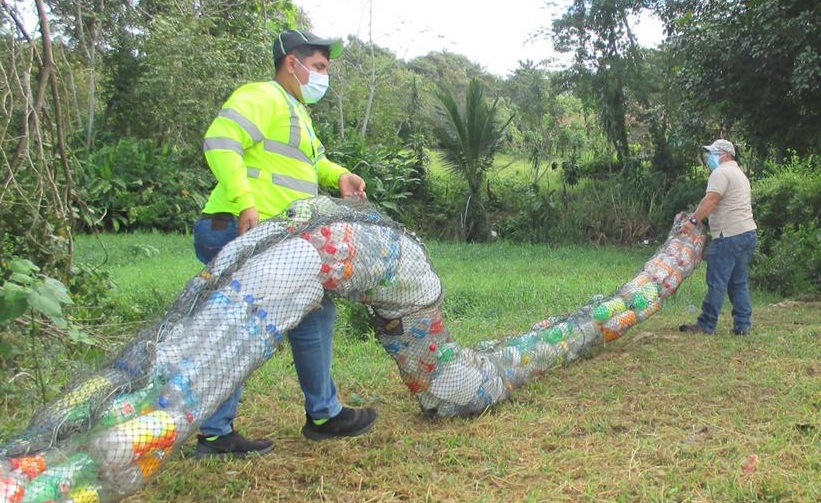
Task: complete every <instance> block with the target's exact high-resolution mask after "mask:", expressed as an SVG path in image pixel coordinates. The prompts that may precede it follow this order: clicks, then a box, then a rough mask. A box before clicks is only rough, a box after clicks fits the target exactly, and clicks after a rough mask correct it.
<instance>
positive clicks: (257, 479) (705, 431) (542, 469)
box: [78, 235, 821, 502]
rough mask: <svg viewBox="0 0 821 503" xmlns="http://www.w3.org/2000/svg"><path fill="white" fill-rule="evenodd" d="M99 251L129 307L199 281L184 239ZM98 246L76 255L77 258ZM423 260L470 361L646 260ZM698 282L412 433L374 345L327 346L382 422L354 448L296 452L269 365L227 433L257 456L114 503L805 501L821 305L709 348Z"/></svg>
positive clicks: (344, 388)
mask: <svg viewBox="0 0 821 503" xmlns="http://www.w3.org/2000/svg"><path fill="white" fill-rule="evenodd" d="M110 238H111V239H109V237H106V239H105V241H106V242H107V246H109V247H110V251H109V259H108V263H107V265H106V267H107V268H109V270H110V271H111V273H112V277H113V278H114V279H115V281H116V282H117V283H118V284H119V285H120V289H121V290H122V292H121V293H119V294H122V295H127V296H130V297H129V298H131V299H132V301H135V302H141V301H142V302H145V299H148V300H149V301H151V299H154V300H153V302H157V303H161V302H167V301H169V300H171V299H173V296H174V292H178V291H179V288H180V287H181V285H182V284H183V283H184V281H185V279H187V277H188V276H189V275H190V274H192V273H195V272H196V271H197V270H199V265H198V264H197V263H196V260H195V259H194V258H193V253H192V252H191V251H190V238H189V237H186V236H159V235H143V236H140V235H137V236H111V237H110ZM118 240H119V241H118ZM95 249H97V245H93V243H81V245H80V246H79V247H78V250H79V251H78V255H81V256H83V257H87V258H94V257H95V253H98V251H94V250H95ZM428 249H429V253H430V256H431V259H432V261H433V263H434V265H435V267H436V269H437V271H438V272H439V274H440V275H441V277H442V280H443V283H444V285H445V289H446V297H445V303H444V306H443V308H444V311H445V315H446V322H447V325H448V328H449V329H450V330H451V332H452V334H453V335H454V336H455V337H456V338H457V339H458V340H460V341H461V342H463V343H464V344H468V345H472V344H473V343H476V342H478V341H480V340H485V339H493V338H499V337H505V336H508V335H515V334H517V333H521V332H522V331H526V330H527V329H529V327H530V326H531V325H532V324H533V323H535V322H536V321H539V320H541V319H544V318H545V317H547V316H549V315H560V314H564V313H567V312H571V311H573V310H575V309H576V308H578V307H579V306H581V305H582V304H584V303H586V302H587V301H588V300H589V298H590V297H591V296H593V295H595V294H609V293H612V292H613V291H614V290H615V289H617V288H618V286H619V285H621V284H622V283H624V282H626V281H627V280H629V279H631V278H632V277H633V276H634V275H635V273H636V272H637V271H638V270H639V269H640V268H641V266H642V264H643V263H644V261H645V260H647V259H648V258H649V257H650V256H651V255H652V254H653V252H654V251H655V250H654V249H653V248H652V247H646V248H642V249H629V250H628V249H615V248H592V247H580V248H551V247H547V246H528V245H523V246H520V245H511V244H507V243H495V244H491V245H481V246H478V245H468V244H445V243H429V244H428ZM123 250H125V251H123ZM128 250H131V252H128ZM155 250H156V251H155ZM111 252H114V254H111ZM703 271H704V268H703V267H702V268H699V269H698V270H697V271H696V273H695V274H694V275H693V276H692V277H691V278H690V279H689V280H688V281H686V282H685V283H684V284H683V285H682V286H681V287H680V289H679V291H678V292H677V293H676V295H675V296H674V297H672V298H671V299H669V300H668V301H667V302H666V304H665V305H664V308H663V310H662V311H661V312H660V313H658V314H656V315H655V316H654V317H652V318H650V319H649V320H647V321H645V322H643V323H641V324H639V325H637V326H636V327H634V328H633V329H632V330H630V331H629V332H628V333H627V335H626V336H625V337H624V338H623V339H621V340H619V341H616V342H614V343H612V344H609V345H608V346H607V347H605V348H604V349H603V350H602V351H601V352H599V353H598V354H597V355H596V356H595V357H593V358H591V359H587V360H582V361H578V362H575V363H573V364H571V365H568V366H567V367H562V368H556V369H554V370H553V371H551V372H548V373H547V374H545V375H544V376H542V377H540V378H539V379H537V380H536V381H535V382H533V383H531V384H530V385H527V386H525V387H523V388H520V389H518V390H517V391H516V392H515V393H514V395H513V397H512V399H511V400H509V401H508V402H505V403H502V404H500V405H498V406H497V407H495V408H494V409H492V410H490V411H488V412H487V413H485V414H484V415H482V416H480V417H478V418H473V419H463V418H457V419H448V420H430V419H427V418H425V417H424V416H422V415H421V413H420V412H419V409H418V406H417V405H416V403H415V401H414V400H413V398H412V396H411V394H410V392H409V391H408V390H407V389H406V388H405V386H404V385H403V384H402V382H401V380H400V378H399V375H398V371H397V369H396V366H395V364H394V363H393V362H392V361H391V360H390V359H389V358H388V357H387V356H386V355H385V353H384V350H383V349H382V348H381V347H380V346H379V345H378V343H377V342H375V341H373V340H371V341H362V340H355V338H353V339H352V340H348V339H344V338H343V339H341V340H339V341H338V343H337V348H336V359H335V363H334V365H335V367H334V368H335V376H336V380H337V383H338V385H339V388H340V393H341V394H342V396H343V399H344V400H345V401H347V402H348V403H350V404H353V405H361V404H371V405H374V406H376V407H378V408H379V411H380V419H379V421H378V423H377V425H376V427H375V428H374V430H373V432H371V433H370V434H368V435H366V436H363V437H358V438H354V439H348V440H339V441H328V442H323V443H315V442H310V441H307V440H305V439H303V438H302V437H301V436H300V434H299V429H300V427H301V426H302V422H303V421H304V413H303V411H302V400H301V394H300V391H299V387H298V384H297V382H296V378H295V374H294V371H293V368H292V363H291V360H290V355H289V354H288V353H287V351H285V352H283V353H281V354H278V355H275V357H274V358H273V359H272V360H271V361H270V362H268V363H267V364H266V365H265V366H264V367H263V368H262V369H260V371H258V372H257V373H256V374H254V375H253V376H252V378H251V379H250V380H249V382H248V384H247V387H246V390H247V391H246V394H245V397H244V401H243V403H242V405H241V407H240V414H241V415H240V417H239V418H238V419H237V427H238V428H239V429H240V430H241V431H242V432H244V433H246V434H248V435H254V436H262V435H266V436H270V437H272V438H274V439H275V441H276V444H277V446H276V449H275V451H274V452H273V453H271V454H269V455H268V456H265V457H262V458H259V457H254V458H251V459H246V460H236V461H231V462H213V461H210V462H197V461H194V460H193V458H192V457H191V451H192V449H193V440H192V439H191V440H189V441H188V442H187V444H186V445H185V446H184V447H183V449H182V451H181V453H180V454H178V455H177V456H175V457H174V458H173V459H172V460H170V461H169V463H168V464H167V465H166V468H165V470H164V471H163V472H162V473H161V474H160V475H159V476H158V477H157V478H156V479H154V480H153V481H152V483H151V484H150V485H149V487H148V488H147V489H146V490H145V491H143V492H141V493H139V494H137V495H135V496H133V497H132V498H130V499H129V500H128V501H131V502H138V501H181V502H200V501H225V502H228V501H253V502H267V501H294V502H296V501H342V502H360V501H379V502H392V501H431V502H433V501H435V502H444V501H454V502H461V501H466V502H479V501H487V502H496V501H567V502H573V501H591V502H592V501H631V502H632V501H648V502H649V501H654V502H661V501H699V502H725V501H738V502H749V501H797V502H812V501H818V500H819V499H821V477H819V475H818V474H819V473H820V472H821V442H819V439H821V345H820V344H819V342H821V335H819V334H821V320H819V316H818V314H817V312H818V308H819V307H821V305H819V304H817V303H816V304H813V303H806V302H805V303H798V302H790V301H784V300H782V299H778V298H774V297H772V296H768V295H766V294H764V293H762V292H756V293H755V295H754V300H755V307H756V315H755V321H756V325H755V327H754V331H753V334H752V335H751V336H750V337H746V338H745V337H737V336H732V335H730V325H729V324H728V323H729V321H728V320H727V318H728V316H724V317H723V318H722V320H721V325H720V328H719V330H718V332H717V335H716V336H713V337H698V336H690V335H683V334H680V333H679V332H678V331H677V330H676V327H677V326H678V325H679V324H681V323H684V322H688V321H692V319H693V316H694V315H693V314H691V310H692V306H695V305H698V304H699V302H700V300H701V297H702V296H703V294H704V284H703ZM119 294H118V295H119ZM141 299H143V300H141ZM725 311H726V310H725Z"/></svg>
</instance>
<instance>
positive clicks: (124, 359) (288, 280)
mask: <svg viewBox="0 0 821 503" xmlns="http://www.w3.org/2000/svg"><path fill="white" fill-rule="evenodd" d="M683 218H684V216H683V214H681V215H679V216H678V217H677V218H676V220H675V222H674V225H673V228H672V230H671V231H670V234H669V236H668V238H667V240H666V242H665V243H664V244H663V245H662V246H661V247H660V248H659V249H658V250H657V252H656V254H655V255H653V257H652V258H651V259H650V260H649V261H648V262H647V263H646V264H645V266H644V268H643V270H642V271H641V272H640V273H639V274H638V275H637V276H636V277H635V278H633V279H632V280H630V281H629V282H627V283H625V284H624V285H623V286H622V287H621V288H620V289H619V290H618V292H616V293H614V294H612V295H610V296H608V297H600V298H598V299H597V300H596V301H595V302H591V303H589V304H587V305H585V306H583V307H582V308H580V309H579V310H578V311H576V312H574V313H572V314H569V315H565V316H557V317H552V318H548V319H546V320H544V321H541V322H539V323H537V324H536V325H534V326H533V327H532V328H531V329H530V330H529V331H527V332H525V333H523V334H519V335H515V336H512V337H508V338H505V339H501V340H494V341H484V342H482V343H480V344H478V345H476V347H473V348H468V347H464V346H462V345H461V344H459V342H457V341H456V340H454V339H453V337H451V335H450V334H449V332H448V330H447V328H446V327H445V324H444V320H443V319H442V313H441V310H440V306H441V301H442V295H443V293H442V284H441V281H440V279H439V277H438V275H437V274H436V273H435V271H434V269H433V267H432V266H431V263H430V261H429V259H428V256H427V253H426V251H425V248H424V246H423V244H422V243H421V241H420V240H419V239H417V238H416V237H415V236H414V234H413V233H410V232H408V231H407V230H406V229H405V228H404V227H402V226H401V225H399V224H397V223H395V222H393V221H392V220H390V219H388V218H386V217H384V216H382V215H381V214H380V213H378V212H377V211H375V210H374V209H373V208H372V207H370V206H367V205H364V204H361V203H353V202H349V201H347V200H345V201H341V200H336V199H331V198H327V197H317V198H313V199H307V200H302V201H298V202H296V203H294V204H293V205H292V206H291V207H290V208H289V209H288V211H287V212H286V214H285V216H283V217H282V218H278V219H271V220H268V221H266V222H263V223H262V224H260V225H259V226H257V227H255V228H254V229H252V230H251V231H249V232H247V233H246V234H244V235H242V236H241V237H239V238H237V239H236V240H234V241H232V242H231V243H229V244H228V245H227V246H226V247H225V248H224V249H223V250H222V252H220V254H219V255H218V256H217V257H216V258H215V259H214V260H213V261H212V263H211V264H209V266H208V267H207V268H206V269H205V270H203V272H202V273H201V274H200V275H198V276H197V277H195V278H193V279H192V280H191V281H190V282H189V283H188V285H186V288H185V289H184V291H183V292H182V294H181V295H180V296H179V297H178V298H177V300H176V301H175V303H174V305H173V306H172V307H171V308H170V309H169V311H168V314H167V315H166V316H165V318H164V319H163V320H161V322H160V323H158V324H157V325H156V326H155V327H152V328H151V329H147V330H144V331H142V332H141V333H140V334H138V336H137V337H135V339H134V340H133V341H131V342H130V343H129V344H128V345H127V346H126V347H125V348H124V349H123V350H122V351H121V352H120V353H119V354H118V355H117V356H116V357H115V358H113V359H112V360H111V361H110V362H109V363H108V364H107V365H105V366H104V367H102V368H100V369H99V370H97V371H96V372H94V373H92V374H90V375H86V376H83V377H82V378H81V379H78V380H77V382H76V383H74V384H72V385H70V386H68V387H67V388H66V389H65V390H63V392H62V393H61V395H60V397H59V398H58V399H57V400H55V401H53V402H52V403H50V404H48V405H46V406H45V407H43V408H42V409H41V410H39V411H38V412H37V413H36V414H35V415H34V417H33V418H32V420H31V422H30V424H29V427H28V428H27V429H26V430H25V431H24V432H23V433H21V434H20V435H19V436H18V437H17V438H16V439H14V440H13V441H12V442H10V443H8V444H7V445H5V446H2V447H0V502H15V503H16V502H41V501H43V502H45V501H75V502H80V501H82V502H95V501H117V500H120V499H122V498H124V497H126V496H128V495H130V494H133V493H135V492H137V491H138V490H140V489H142V488H143V487H144V485H145V484H146V483H147V482H148V481H149V480H150V479H151V478H152V477H153V476H154V475H155V474H156V473H157V471H158V470H159V469H160V468H161V466H162V465H163V463H164V462H165V461H166V460H167V459H168V457H169V456H170V455H172V454H173V452H174V451H175V450H176V449H178V448H179V446H180V445H181V444H182V443H183V442H184V441H185V440H186V439H187V438H188V437H189V436H190V435H191V434H192V433H194V432H195V431H197V429H198V427H199V425H200V424H201V423H202V421H203V420H204V419H205V418H207V417H208V416H209V415H210V414H212V413H213V412H214V411H215V410H216V408H217V406H218V405H219V404H220V403H222V402H223V401H224V400H225V399H226V398H228V397H229V396H230V395H231V394H232V393H233V392H234V390H235V389H237V387H238V386H240V385H241V384H242V383H243V381H245V379H246V378H247V377H248V376H249V375H250V374H251V373H252V372H253V371H254V370H255V369H256V368H257V367H259V366H260V365H262V364H263V363H264V362H265V361H266V360H268V359H269V358H271V356H273V355H274V354H275V353H276V352H277V350H278V348H279V347H280V345H281V343H282V342H283V336H284V334H286V333H287V331H288V330H289V329H291V328H293V327H295V326H296V325H297V324H298V323H299V322H300V320H302V318H303V317H304V316H305V315H306V314H307V313H309V312H310V311H312V310H314V309H316V308H318V307H319V306H320V303H321V302H322V299H323V296H324V295H325V294H326V293H329V294H332V295H338V296H341V297H344V298H347V299H350V300H354V301H358V302H362V303H364V304H366V305H367V306H368V307H369V310H370V312H371V314H372V316H373V321H374V326H375V327H376V328H377V331H378V333H379V334H380V336H379V340H380V343H381V344H382V346H383V347H384V348H385V350H386V351H387V352H388V353H389V354H390V355H391V356H392V357H393V359H394V360H395V361H396V363H397V365H398V366H399V371H400V374H401V376H402V379H403V381H404V382H405V384H406V385H407V387H408V389H409V390H410V391H411V392H412V393H413V395H414V396H415V397H416V398H417V400H418V401H419V404H420V407H421V409H422V411H423V412H424V413H425V414H427V415H430V416H437V417H447V416H456V415H472V414H477V413H480V412H482V411H484V410H485V409H487V408H488V407H489V406H491V405H493V404H495V403H498V402H500V401H502V400H504V399H506V398H507V397H508V396H509V395H510V393H511V392H512V390H513V389H515V388H516V387H518V386H521V385H523V384H525V383H527V382H529V381H531V380H532V379H533V378H534V377H535V376H537V375H538V374H540V373H542V372H544V371H546V370H549V369H550V368H553V367H555V366H556V365H559V364H561V363H566V362H570V361H573V360H576V359H578V358H580V357H582V356H585V355H587V354H590V353H591V351H593V350H594V349H596V348H598V347H601V346H602V345H603V344H605V343H606V342H609V341H613V340H615V339H618V338H619V337H621V336H622V335H623V334H624V333H625V332H626V331H627V330H628V329H629V328H630V327H632V326H633V325H635V324H636V323H638V322H641V321H642V320H644V319H646V318H647V317H649V316H651V315H653V314H654V313H655V312H657V311H658V310H659V309H660V308H661V304H662V302H663V300H664V299H666V298H667V297H669V296H670V295H672V294H673V293H674V292H675V291H676V289H677V288H678V286H679V284H680V283H681V282H682V281H683V280H684V279H685V278H686V277H687V276H689V275H690V274H691V273H692V271H693V269H694V268H695V267H696V266H697V265H698V264H699V262H700V260H701V254H702V249H703V246H704V233H703V230H702V229H699V230H697V232H696V233H695V234H691V235H688V236H682V235H679V234H678V229H679V227H680V224H681V221H682V219H683Z"/></svg>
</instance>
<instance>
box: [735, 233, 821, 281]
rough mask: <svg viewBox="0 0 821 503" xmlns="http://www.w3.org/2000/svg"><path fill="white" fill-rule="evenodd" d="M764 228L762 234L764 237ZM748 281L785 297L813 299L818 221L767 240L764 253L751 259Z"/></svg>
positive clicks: (820, 260)
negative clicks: (766, 249) (766, 251)
mask: <svg viewBox="0 0 821 503" xmlns="http://www.w3.org/2000/svg"><path fill="white" fill-rule="evenodd" d="M768 234H769V233H768V232H767V230H766V229H764V230H763V231H762V235H764V236H768ZM750 276H751V282H752V283H753V284H754V285H755V286H757V287H759V288H762V289H765V290H768V291H771V292H777V293H779V294H780V295H783V296H785V297H795V296H799V297H801V296H809V297H813V296H815V295H816V294H818V293H820V292H821V227H819V224H818V222H810V223H808V224H806V225H803V224H802V225H798V226H797V227H796V228H787V229H785V230H784V232H783V233H781V235H780V236H779V239H778V240H773V241H771V244H770V250H769V251H768V253H767V254H759V255H757V256H756V258H755V262H754V266H753V267H752V268H751V272H750Z"/></svg>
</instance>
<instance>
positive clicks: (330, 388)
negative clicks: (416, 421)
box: [194, 30, 377, 458]
mask: <svg viewBox="0 0 821 503" xmlns="http://www.w3.org/2000/svg"><path fill="white" fill-rule="evenodd" d="M342 50H343V46H342V42H341V41H339V40H328V39H322V38H319V37H317V36H316V35H314V34H312V33H310V32H308V31H305V30H288V31H285V32H283V33H281V34H280V35H279V36H278V37H277V38H276V40H275V41H274V46H273V51H274V66H275V69H276V76H275V77H274V80H273V81H269V82H255V83H250V84H246V85H243V86H241V87H239V88H238V89H237V90H236V91H234V93H233V94H232V95H231V96H230V97H229V98H228V100H227V101H226V102H225V103H224V104H223V107H222V109H221V110H220V112H219V115H218V116H217V117H216V119H214V121H213V122H212V123H211V126H210V127H209V128H208V131H207V132H206V133H205V142H204V152H205V159H206V161H207V162H208V166H209V167H210V168H211V171H212V172H213V173H214V176H215V177H216V179H217V185H216V187H215V188H214V190H213V191H212V192H211V195H210V197H209V199H208V202H207V203H206V204H205V207H204V208H203V214H202V216H201V218H200V219H198V220H197V222H196V224H195V226H194V248H195V250H196V252H197V258H199V260H200V261H202V262H203V263H206V264H207V263H208V262H210V260H211V259H212V258H214V257H215V256H216V255H217V254H218V253H219V251H220V250H221V249H222V248H223V246H225V245H226V244H227V243H228V242H229V241H231V240H232V239H234V238H236V237H237V236H239V235H241V234H243V233H244V232H246V231H247V230H249V229H251V228H253V227H254V226H256V225H257V224H258V223H259V222H260V221H261V220H265V219H267V218H271V217H273V216H276V215H278V214H279V213H280V212H281V211H282V210H284V209H285V208H286V207H287V206H288V205H289V204H290V203H291V202H293V201H295V200H297V199H303V198H308V197H313V196H315V195H317V193H318V191H319V187H320V186H321V187H330V188H335V189H339V192H340V193H341V195H342V197H355V198H358V199H365V198H366V197H367V196H366V194H365V181H364V180H363V179H362V178H361V177H359V176H358V175H356V174H354V173H351V172H349V171H348V170H347V169H345V168H343V167H342V166H339V165H338V164H335V163H333V162H331V161H330V160H329V159H328V158H327V157H325V149H324V147H323V145H322V143H321V142H320V141H319V139H318V138H317V137H316V134H315V133H314V129H313V126H312V123H311V118H310V116H309V114H308V111H307V110H306V108H305V105H306V104H312V103H316V102H318V101H319V100H320V99H322V97H323V96H324V95H325V92H326V91H327V88H328V83H329V78H328V67H329V65H330V60H331V59H333V58H336V57H338V56H339V55H340V54H341V53H342ZM335 317H336V309H335V306H334V304H333V302H332V301H331V299H330V298H328V297H327V296H326V297H325V298H324V299H323V301H322V306H321V307H320V308H319V309H317V310H315V311H313V312H311V313H309V314H308V315H307V316H305V317H304V318H303V319H302V320H301V321H300V323H299V325H298V326H297V327H295V328H294V329H292V330H290V331H289V333H288V338H289V341H290V346H291V351H292V353H293V357H294V365H295V367H296V371H297V377H298V378H299V383H300V386H301V388H302V392H303V394H304V396H305V412H306V422H305V425H304V426H303V428H302V434H303V435H304V436H305V437H307V438H310V439H313V440H322V439H326V438H333V437H343V436H355V435H360V434H362V433H365V432H367V431H368V430H369V429H370V428H371V427H372V426H373V423H374V421H375V420H376V417H377V413H376V411H375V410H374V409H372V408H362V409H353V408H349V407H345V406H343V405H342V404H341V403H340V401H339V398H338V396H337V391H336V386H335V384H334V381H333V379H332V377H331V356H332V343H333V325H334V319H335ZM241 394H242V387H241V386H240V387H239V388H238V389H237V390H236V391H235V392H234V393H233V395H232V396H231V397H229V398H228V399H227V400H226V401H224V402H223V403H222V404H221V405H220V406H219V408H218V409H217V410H216V411H215V412H214V414H213V415H212V416H210V417H208V418H207V419H206V420H205V421H204V422H203V423H202V425H201V427H200V430H201V435H199V436H198V438H197V447H196V451H195V457H196V458H206V457H224V456H243V455H247V454H250V453H258V454H265V453H267V452H269V451H270V450H271V449H272V448H273V442H271V441H270V440H268V439H260V440H251V439H247V438H245V437H243V436H242V435H240V434H239V433H238V432H236V431H235V430H234V428H233V420H234V418H235V417H236V415H237V406H238V404H239V399H240V396H241Z"/></svg>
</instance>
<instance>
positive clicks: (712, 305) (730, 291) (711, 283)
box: [698, 231, 758, 333]
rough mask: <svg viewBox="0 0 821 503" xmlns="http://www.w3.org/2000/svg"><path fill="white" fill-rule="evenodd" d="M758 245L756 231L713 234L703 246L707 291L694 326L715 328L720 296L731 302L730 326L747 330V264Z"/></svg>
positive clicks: (749, 307)
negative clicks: (713, 237)
mask: <svg viewBox="0 0 821 503" xmlns="http://www.w3.org/2000/svg"><path fill="white" fill-rule="evenodd" d="M757 246H758V235H757V234H756V231H749V232H744V233H742V234H738V235H737V236H731V237H728V238H722V237H720V238H717V239H714V240H712V241H711V242H710V246H709V247H708V248H707V257H706V259H707V278H706V279H707V295H706V297H704V302H702V304H701V315H700V316H699V317H698V326H699V327H701V328H702V329H704V330H705V331H707V332H709V333H713V332H715V329H716V324H717V323H718V315H719V313H720V312H721V307H722V305H723V304H724V296H725V295H727V296H729V297H730V303H731V304H732V305H733V330H735V331H736V332H749V330H750V327H751V326H752V314H753V306H752V300H751V299H750V289H749V287H748V284H747V280H748V279H749V265H750V260H751V259H752V258H753V254H754V253H755V250H756V247H757Z"/></svg>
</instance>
